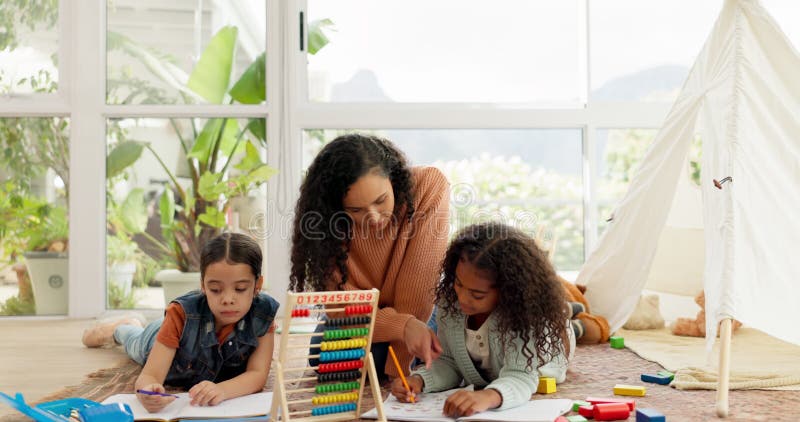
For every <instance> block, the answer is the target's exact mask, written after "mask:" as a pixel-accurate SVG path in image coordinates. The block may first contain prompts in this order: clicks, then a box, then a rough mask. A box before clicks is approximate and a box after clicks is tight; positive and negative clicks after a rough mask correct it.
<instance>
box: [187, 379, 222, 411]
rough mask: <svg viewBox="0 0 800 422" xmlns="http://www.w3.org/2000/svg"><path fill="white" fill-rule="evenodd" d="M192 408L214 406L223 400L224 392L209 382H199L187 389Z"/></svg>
mask: <svg viewBox="0 0 800 422" xmlns="http://www.w3.org/2000/svg"><path fill="white" fill-rule="evenodd" d="M189 397H191V399H192V405H193V406H216V405H218V404H220V403H222V402H223V401H224V400H225V397H226V396H225V390H224V389H223V388H222V387H220V386H219V385H217V384H214V383H213V382H211V381H201V382H199V383H197V384H195V385H194V387H192V388H190V389H189Z"/></svg>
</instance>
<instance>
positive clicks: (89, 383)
mask: <svg viewBox="0 0 800 422" xmlns="http://www.w3.org/2000/svg"><path fill="white" fill-rule="evenodd" d="M301 361H302V360H301ZM662 369H663V368H662V367H661V366H659V365H658V364H655V363H652V362H649V361H646V360H644V359H642V358H640V357H639V356H637V355H636V354H634V353H633V352H631V351H630V350H628V349H624V350H615V349H611V348H610V347H609V346H608V345H607V344H601V345H593V346H580V347H579V348H578V350H577V353H576V355H575V358H574V360H573V362H572V364H571V367H570V370H569V372H568V374H567V381H566V382H565V383H563V384H560V385H559V386H558V391H557V392H556V393H554V394H551V395H549V396H542V395H537V396H536V397H535V398H569V399H585V398H586V397H587V396H601V397H610V396H613V392H612V388H613V386H614V384H637V385H642V382H641V381H640V380H639V376H640V375H641V374H643V373H655V372H658V371H660V370H662ZM140 370H141V367H140V366H139V365H137V364H135V363H134V362H133V361H130V360H126V361H125V362H122V363H121V364H120V365H119V366H116V367H113V368H107V369H102V370H99V371H97V372H94V373H92V374H89V376H87V378H86V379H85V380H84V381H83V382H82V383H81V384H80V385H77V386H72V387H67V388H65V389H63V390H61V391H58V392H56V393H53V394H52V395H50V396H49V397H47V398H45V399H43V401H48V400H55V399H59V398H65V397H84V398H87V399H91V400H96V401H102V400H103V399H105V398H106V397H108V396H110V395H112V394H117V393H123V392H127V393H130V392H132V391H133V383H134V381H135V379H136V376H137V375H138V374H139V371H140ZM293 385H294V386H297V387H303V386H312V385H313V383H311V382H307V381H298V382H296V383H294V384H293ZM646 386H647V395H646V396H645V397H641V398H637V399H636V405H637V407H642V408H644V407H649V408H655V409H658V410H659V411H661V413H663V414H665V415H666V416H667V420H668V421H672V422H675V421H708V420H717V419H718V418H717V417H716V415H715V412H714V403H715V394H716V392H715V391H701V390H694V391H690V390H684V391H681V390H676V389H674V388H670V387H669V386H662V385H656V384H646ZM267 387H268V389H271V388H272V376H270V380H269V381H268V386H267ZM382 391H383V396H384V398H385V397H386V395H387V388H386V386H385V385H384V386H383V389H382ZM362 403H363V404H362V406H363V408H364V410H365V411H366V410H369V409H371V408H372V406H373V401H372V396H371V395H370V394H369V393H365V394H364V398H363V402H362ZM571 414H572V413H571ZM799 417H800V393H798V392H797V391H758V390H735V391H731V392H730V416H729V417H728V418H727V419H725V420H726V421H793V420H798V418H799ZM635 419H636V418H635V415H631V417H630V418H629V419H628V420H630V421H634V420H635ZM17 420H27V419H26V418H25V417H23V416H22V415H20V416H7V417H5V418H2V419H0V421H3V422H8V421H17Z"/></svg>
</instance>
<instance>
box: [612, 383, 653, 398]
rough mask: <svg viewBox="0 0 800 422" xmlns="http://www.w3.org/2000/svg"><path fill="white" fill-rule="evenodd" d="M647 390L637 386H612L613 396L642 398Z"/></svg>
mask: <svg viewBox="0 0 800 422" xmlns="http://www.w3.org/2000/svg"><path fill="white" fill-rule="evenodd" d="M646 392H647V390H646V389H645V388H644V387H640V386H638V385H625V384H617V385H615V386H614V394H616V395H618V396H637V397H644V395H645V393H646Z"/></svg>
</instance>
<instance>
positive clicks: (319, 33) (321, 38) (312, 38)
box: [308, 19, 333, 54]
mask: <svg viewBox="0 0 800 422" xmlns="http://www.w3.org/2000/svg"><path fill="white" fill-rule="evenodd" d="M332 26H333V21H332V20H330V19H319V20H315V21H313V22H311V23H309V24H308V54H317V52H318V51H319V50H322V47H325V46H326V45H328V43H329V42H330V40H329V39H328V37H327V36H326V35H325V33H324V32H323V30H324V29H331V27H332Z"/></svg>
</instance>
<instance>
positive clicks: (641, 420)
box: [636, 409, 667, 422]
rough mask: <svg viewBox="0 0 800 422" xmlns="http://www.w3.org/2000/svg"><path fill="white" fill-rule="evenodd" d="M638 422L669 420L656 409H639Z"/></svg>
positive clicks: (637, 413) (664, 421)
mask: <svg viewBox="0 0 800 422" xmlns="http://www.w3.org/2000/svg"><path fill="white" fill-rule="evenodd" d="M636 422H667V418H666V417H665V416H664V415H663V414H662V413H661V412H659V411H658V410H655V409H637V410H636Z"/></svg>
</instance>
